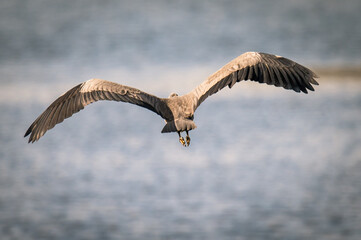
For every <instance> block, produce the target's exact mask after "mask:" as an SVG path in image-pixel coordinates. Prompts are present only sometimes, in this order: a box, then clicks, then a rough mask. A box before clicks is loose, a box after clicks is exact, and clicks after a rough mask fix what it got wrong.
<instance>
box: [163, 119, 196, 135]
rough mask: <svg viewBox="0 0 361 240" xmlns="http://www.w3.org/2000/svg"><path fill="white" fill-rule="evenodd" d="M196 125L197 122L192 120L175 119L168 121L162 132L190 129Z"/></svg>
mask: <svg viewBox="0 0 361 240" xmlns="http://www.w3.org/2000/svg"><path fill="white" fill-rule="evenodd" d="M196 127H197V126H196V124H195V123H194V122H193V121H192V120H189V119H175V120H173V121H170V122H167V124H166V125H165V126H164V128H163V130H162V133H168V132H178V131H179V132H182V131H190V130H192V129H195V128H196Z"/></svg>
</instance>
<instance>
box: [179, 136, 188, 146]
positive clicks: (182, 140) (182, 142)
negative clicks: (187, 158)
mask: <svg viewBox="0 0 361 240" xmlns="http://www.w3.org/2000/svg"><path fill="white" fill-rule="evenodd" d="M179 142H180V143H181V144H182V145H183V146H185V147H186V142H185V141H184V138H183V137H179Z"/></svg>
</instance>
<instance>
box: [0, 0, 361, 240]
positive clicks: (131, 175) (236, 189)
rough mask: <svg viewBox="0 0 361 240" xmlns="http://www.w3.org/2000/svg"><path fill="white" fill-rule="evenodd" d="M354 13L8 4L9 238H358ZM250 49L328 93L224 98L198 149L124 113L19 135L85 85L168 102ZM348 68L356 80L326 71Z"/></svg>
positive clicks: (139, 112) (1, 26) (295, 4)
mask: <svg viewBox="0 0 361 240" xmlns="http://www.w3.org/2000/svg"><path fill="white" fill-rule="evenodd" d="M360 10H361V2H360V1H352V0H349V1H346V2H345V1H343V2H341V1H321V0H319V1H316V0H315V1H306V0H297V1H282V0H276V1H260V0H259V1H181V2H177V3H171V2H169V1H161V0H157V1H111V0H108V1H101V2H100V1H94V0H92V1H79V0H77V1H41V0H32V1H20V0H11V1H7V0H5V1H1V2H0V63H1V64H0V76H1V78H0V239H5V240H7V239H59V240H60V239H61V240H63V239H74V240H78V239H126V240H132V239H210V240H213V239H214V240H218V239H222V240H227V239H237V240H238V239H260V240H261V239H275V240H276V239H277V240H279V239H295V240H296V239H297V240H298V239H300V240H301V239H302V240H303V239H310V240H311V239H312V240H313V239H319V240H330V239H351V240H359V239H360V238H361V228H360V226H361V188H360V179H361V81H360V74H359V72H360V71H359V70H357V66H359V64H360V62H361V50H360V43H361V28H359V26H358V24H356V23H358V22H359V21H360V17H359V12H360ZM249 50H257V51H265V52H270V53H277V54H279V55H284V56H287V57H289V58H292V59H295V60H297V61H298V62H300V63H302V64H305V65H307V66H309V67H311V68H312V69H314V70H316V72H317V71H318V70H317V69H318V68H317V67H320V66H321V67H324V70H323V72H321V73H320V72H318V74H319V75H320V77H321V78H320V79H319V82H320V86H318V87H316V92H312V93H310V94H308V95H303V94H296V93H294V92H290V91H286V90H284V89H277V88H274V87H271V86H264V85H259V84H256V83H248V82H247V83H240V84H237V85H235V86H234V87H233V88H232V89H231V90H229V89H225V90H223V91H221V92H220V93H217V94H216V95H214V96H212V97H211V98H209V99H207V100H206V101H205V102H204V103H203V104H202V105H201V106H200V107H199V109H198V110H197V112H196V115H195V122H196V124H197V126H198V128H197V129H196V130H194V131H191V132H190V135H191V139H192V141H191V146H190V147H188V148H184V147H182V146H181V144H180V143H179V142H178V136H177V134H161V133H160V131H161V129H162V128H163V126H164V121H163V120H162V119H161V118H159V116H157V115H155V114H154V113H152V112H150V111H147V110H144V109H141V108H139V107H137V106H133V105H130V104H124V103H116V102H99V103H94V104H92V105H90V106H88V107H86V109H85V110H83V111H81V112H80V113H78V114H76V115H74V116H73V117H72V118H70V119H68V120H66V121H64V122H63V123H61V124H59V125H57V126H56V127H55V128H54V129H52V130H50V131H49V132H47V133H46V134H45V136H44V137H43V138H41V139H40V141H39V142H37V143H34V144H27V139H24V138H23V135H24V133H25V131H26V129H27V128H28V126H29V125H30V124H31V123H32V122H33V121H34V120H35V119H36V117H37V116H38V115H39V114H40V113H41V112H42V111H43V110H44V109H45V108H46V107H47V106H48V105H49V104H50V103H51V102H52V101H53V100H55V98H56V97H58V96H59V95H60V94H62V93H63V92H65V91H66V90H68V89H70V88H71V87H73V86H74V85H76V84H78V83H79V82H82V81H85V80H87V79H89V78H92V77H98V78H103V79H107V80H111V81H115V82H119V83H122V84H127V85H130V86H134V87H137V88H140V89H142V90H145V91H148V92H151V93H153V94H156V95H158V96H161V97H166V96H168V95H169V93H170V92H174V91H176V92H178V93H180V94H183V93H186V92H188V91H190V90H191V89H192V88H193V87H195V86H197V85H198V84H200V83H201V82H202V81H203V80H204V79H206V77H207V76H208V75H210V74H211V73H213V72H214V71H216V70H217V69H218V68H219V67H221V66H222V65H223V64H225V63H226V62H227V61H229V60H231V59H232V58H234V57H236V56H237V55H239V54H241V53H242V52H244V51H249ZM345 65H353V66H356V67H355V68H354V70H355V69H356V71H354V72H353V74H352V75H347V74H345V73H342V74H341V73H340V72H335V71H334V72H333V74H326V73H327V67H330V66H336V67H342V66H345ZM325 69H326V70H325ZM330 69H331V68H330ZM346 72H347V71H346Z"/></svg>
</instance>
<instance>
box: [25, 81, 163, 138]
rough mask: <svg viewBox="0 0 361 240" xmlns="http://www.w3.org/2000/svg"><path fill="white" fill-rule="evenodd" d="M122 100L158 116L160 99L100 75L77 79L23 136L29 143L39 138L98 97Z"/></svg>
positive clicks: (97, 99) (160, 113) (160, 112)
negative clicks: (79, 80)
mask: <svg viewBox="0 0 361 240" xmlns="http://www.w3.org/2000/svg"><path fill="white" fill-rule="evenodd" d="M99 100H109V101H122V102H128V103H132V104H136V105H138V106H141V107H144V108H147V109H149V110H151V111H153V112H155V113H157V114H159V115H161V116H163V113H162V107H161V105H162V104H161V102H162V100H161V99H160V98H158V97H156V96H153V95H150V94H148V93H145V92H143V91H140V90H138V89H135V88H131V87H128V86H124V85H120V84H117V83H113V82H109V81H106V80H101V79H90V80H88V81H86V82H84V83H81V84H79V85H77V86H75V87H73V88H72V89H70V90H69V91H67V92H66V93H64V94H63V95H61V96H60V97H59V98H58V99H56V100H55V101H54V102H53V103H52V104H51V105H50V106H49V107H48V108H47V109H46V110H45V111H44V112H43V113H42V114H41V115H40V116H39V117H38V118H37V119H36V120H35V121H34V122H33V123H32V124H31V126H30V127H29V129H28V130H27V131H26V133H25V136H24V137H26V136H28V135H30V137H29V143H30V142H35V141H37V140H39V139H40V138H41V137H42V136H43V135H44V134H45V133H46V131H47V130H49V129H52V128H53V127H54V126H55V125H56V124H58V123H61V122H62V121H64V119H66V118H69V117H70V116H72V115H73V114H74V113H77V112H79V111H80V110H82V109H83V108H84V107H85V106H87V105H89V104H91V103H93V102H96V101H99Z"/></svg>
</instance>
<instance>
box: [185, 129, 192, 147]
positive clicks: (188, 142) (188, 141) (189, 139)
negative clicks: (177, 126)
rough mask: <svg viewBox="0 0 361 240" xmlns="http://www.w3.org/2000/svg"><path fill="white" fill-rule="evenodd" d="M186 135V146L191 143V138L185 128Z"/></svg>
mask: <svg viewBox="0 0 361 240" xmlns="http://www.w3.org/2000/svg"><path fill="white" fill-rule="evenodd" d="M186 133H187V136H186V141H187V147H188V146H189V145H190V144H191V138H190V137H189V134H188V131H187V130H186Z"/></svg>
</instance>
